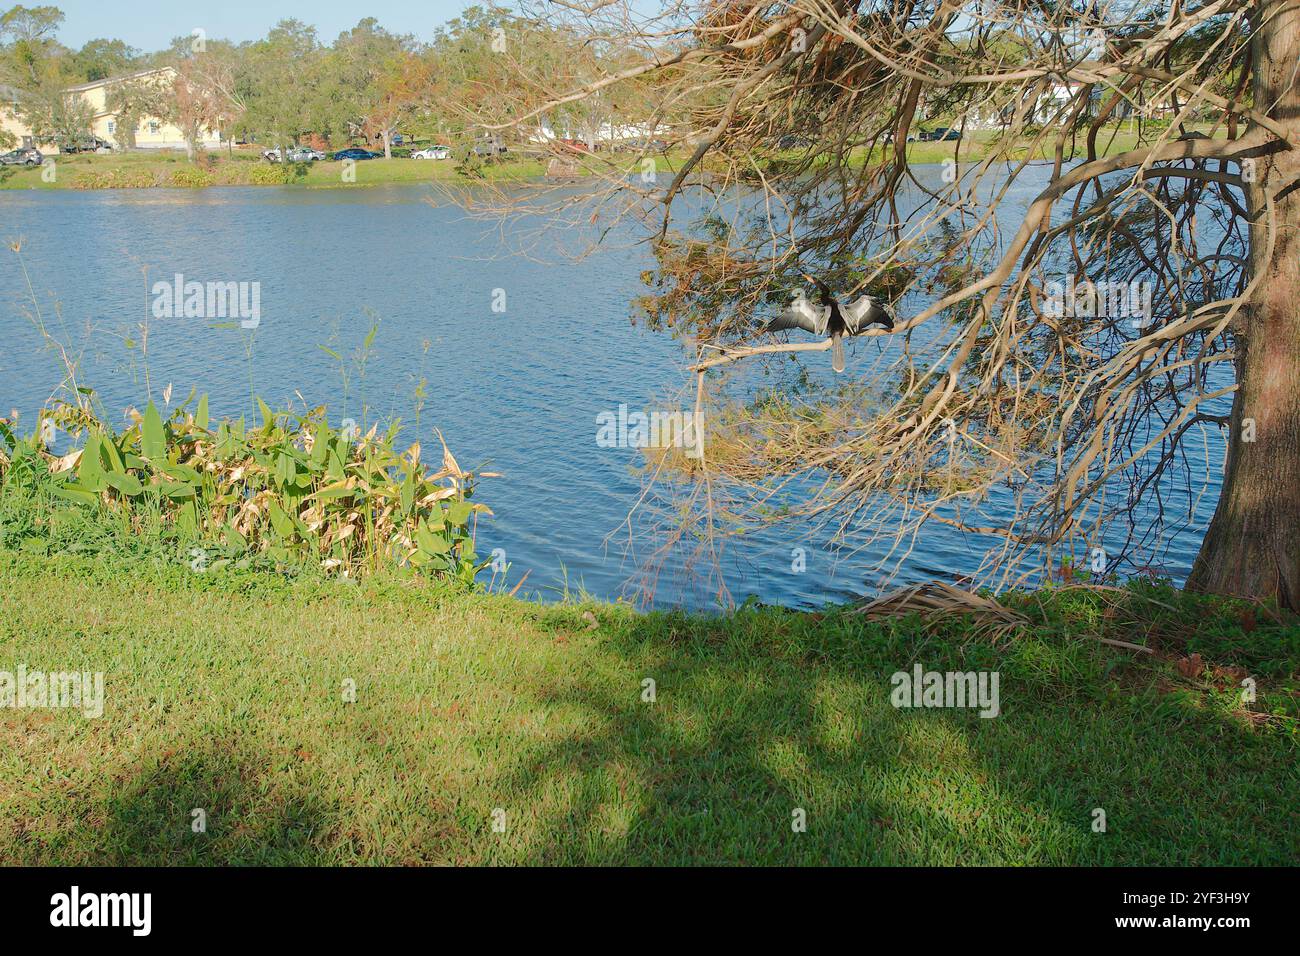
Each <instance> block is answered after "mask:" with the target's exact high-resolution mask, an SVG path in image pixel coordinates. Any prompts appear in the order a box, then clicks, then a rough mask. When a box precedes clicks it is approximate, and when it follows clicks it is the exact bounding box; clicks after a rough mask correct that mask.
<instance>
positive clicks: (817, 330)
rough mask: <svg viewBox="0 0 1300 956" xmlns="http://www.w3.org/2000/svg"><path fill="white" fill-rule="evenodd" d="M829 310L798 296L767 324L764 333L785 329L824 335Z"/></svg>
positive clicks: (829, 313)
mask: <svg viewBox="0 0 1300 956" xmlns="http://www.w3.org/2000/svg"><path fill="white" fill-rule="evenodd" d="M830 315H831V310H830V309H829V308H827V307H826V306H824V305H813V304H812V303H811V302H809V301H808V300H807V299H805V298H804V297H803V296H798V297H796V298H795V299H794V301H793V302H791V303H790V307H789V308H787V309H786V310H785V311H784V312H782V313H781V314H780V315H778V316H777V317H776V318H775V319H773V320H772V321H771V322H769V323H767V328H765V329H764V330H763V331H765V332H781V331H783V330H785V329H803V330H804V331H805V332H811V333H812V334H813V335H825V334H826V322H827V320H828V319H829V318H830Z"/></svg>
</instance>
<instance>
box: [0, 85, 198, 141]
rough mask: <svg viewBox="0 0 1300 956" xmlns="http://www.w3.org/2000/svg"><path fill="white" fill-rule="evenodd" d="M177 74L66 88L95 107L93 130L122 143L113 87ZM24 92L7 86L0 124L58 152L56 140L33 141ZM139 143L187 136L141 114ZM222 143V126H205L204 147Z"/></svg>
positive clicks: (0, 109) (168, 125)
mask: <svg viewBox="0 0 1300 956" xmlns="http://www.w3.org/2000/svg"><path fill="white" fill-rule="evenodd" d="M175 78H176V71H175V70H174V69H172V68H171V67H170V66H165V67H162V68H161V69H157V70H141V71H140V72H138V73H130V74H127V75H126V76H114V77H110V78H109V79H105V80H96V81H95V82H94V83H82V84H81V85H80V86H71V87H68V89H67V90H66V91H65V92H67V93H75V94H76V95H78V96H80V97H82V98H83V99H84V100H86V102H88V103H89V104H90V106H91V109H93V110H94V114H95V119H94V122H93V123H92V126H91V129H90V130H88V131H87V132H90V133H93V134H94V135H95V136H97V137H98V138H99V139H102V140H104V141H105V142H107V143H112V144H113V145H114V146H118V147H121V146H122V145H123V144H124V143H123V137H122V136H121V130H119V129H118V117H117V114H116V113H115V112H113V111H112V110H110V109H109V107H108V98H109V92H110V91H111V90H112V88H113V87H114V86H116V85H117V84H120V83H129V82H146V83H157V84H159V85H161V84H164V83H165V84H171V83H172V82H173V81H174V80H175ZM21 96H22V93H21V92H18V91H13V90H9V89H7V88H6V89H5V91H4V102H3V103H0V127H2V128H3V129H4V130H6V131H7V132H9V133H12V134H13V135H14V137H15V138H16V139H17V140H18V144H19V145H20V146H36V147H39V148H40V150H41V151H42V152H46V153H57V152H58V150H57V149H56V148H55V146H54V144H53V143H37V142H34V141H33V137H32V131H31V129H30V128H29V127H28V126H27V125H26V124H25V123H23V121H22V119H21V118H20V117H19V115H18V112H17V107H18V99H19V98H20V97H21ZM135 145H136V148H137V149H184V148H185V136H184V135H183V134H182V133H181V131H180V128H179V127H177V126H174V125H173V124H171V123H167V122H164V121H163V120H161V119H159V118H158V117H154V116H146V117H143V118H141V120H140V122H139V125H138V126H137V127H136V131H135ZM221 145H222V140H221V131H220V130H204V133H203V140H202V146H203V147H205V148H209V149H211V148H216V147H219V146H221Z"/></svg>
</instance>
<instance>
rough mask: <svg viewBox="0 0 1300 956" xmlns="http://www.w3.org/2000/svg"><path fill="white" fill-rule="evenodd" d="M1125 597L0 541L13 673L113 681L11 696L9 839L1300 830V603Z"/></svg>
mask: <svg viewBox="0 0 1300 956" xmlns="http://www.w3.org/2000/svg"><path fill="white" fill-rule="evenodd" d="M12 545H13V542H11V546H12ZM1128 598H1129V599H1130V604H1131V613H1130V612H1129V611H1128V610H1122V611H1121V612H1120V613H1119V616H1118V617H1115V615H1114V614H1113V613H1112V614H1106V613H1104V611H1103V608H1102V606H1101V605H1100V604H1098V603H1097V601H1096V600H1095V595H1092V594H1090V593H1084V592H1070V591H1060V592H1054V593H1045V594H1040V595H1038V596H1036V597H1034V598H1033V599H1029V598H1026V599H1024V600H1023V601H1021V602H1020V603H1021V606H1022V609H1023V610H1025V612H1026V613H1029V614H1030V615H1031V616H1032V617H1033V618H1034V620H1035V621H1036V626H1035V628H1034V629H1033V631H1032V632H1030V633H1025V634H1022V635H1021V636H1019V637H1017V638H1014V639H1013V640H1012V641H1011V642H1010V644H1009V646H1008V647H1006V648H1004V649H997V648H995V647H993V646H991V645H990V644H989V643H988V642H986V641H984V640H982V639H980V638H977V637H973V636H972V635H971V634H969V633H967V632H966V631H964V630H963V629H962V628H960V627H956V626H953V627H949V628H947V629H946V630H943V631H941V632H940V633H938V634H937V635H926V634H924V633H923V631H922V629H921V628H920V627H919V626H918V624H917V622H916V621H915V620H909V621H903V622H899V623H897V624H892V623H891V624H884V625H881V624H875V625H872V624H865V623H864V622H863V620H862V618H861V617H858V616H855V615H849V614H846V613H844V612H842V611H836V610H830V611H828V612H827V613H825V614H822V615H810V614H802V613H795V612H791V611H784V610H780V609H771V608H751V609H742V610H740V611H738V612H737V613H735V614H734V615H731V616H725V617H705V616H689V615H685V614H649V615H647V614H640V613H636V612H634V611H632V610H630V609H628V608H626V607H618V606H609V605H595V604H586V605H579V604H564V605H558V606H554V605H553V606H544V605H541V604H537V603H530V602H525V601H522V600H517V599H512V598H509V597H505V596H497V595H488V594H473V595H470V594H464V593H455V592H452V591H449V590H446V589H443V588H440V587H437V586H433V585H423V586H417V585H413V584H410V583H407V584H402V583H398V582H397V581H389V580H387V579H372V580H371V581H369V582H362V583H360V584H348V583H339V582H329V581H324V580H297V581H290V580H287V579H285V578H283V577H280V576H276V575H274V574H270V573H267V572H237V571H234V570H228V571H223V572H220V573H212V572H209V573H204V574H198V573H194V572H192V571H190V569H189V568H188V567H187V566H186V564H185V563H183V561H181V560H174V561H165V560H161V559H158V558H157V557H156V556H155V557H153V558H147V557H146V558H142V559H138V560H131V559H128V558H124V557H118V558H112V559H106V558H102V557H101V558H94V557H82V556H77V555H75V554H69V553H62V554H55V553H53V551H51V550H50V549H48V548H46V547H44V546H42V545H40V544H38V543H37V544H33V541H32V540H29V541H28V546H23V547H20V548H19V550H17V551H12V550H11V551H0V670H8V671H11V672H12V671H14V670H15V668H16V667H17V665H18V664H19V663H23V664H25V665H26V667H27V668H28V670H29V671H30V670H37V669H40V670H45V671H51V672H52V671H59V670H73V669H76V670H83V669H84V670H90V671H103V672H104V675H105V685H106V695H105V696H106V704H105V710H104V713H103V716H102V717H100V718H98V719H87V718H85V717H83V716H81V715H80V714H79V713H76V712H69V711H64V710H36V709H25V710H18V709H3V710H0V863H5V864H15V863H22V864H72V863H77V864H258V863H260V864H381V863H382V864H408V863H459V864H486V863H531V864H542V863H547V864H554V863H584V864H586V863H591V864H595V863H609V864H705V863H718V864H725V863H748V864H777V865H783V864H816V863H828V864H1029V865H1037V864H1066V865H1072V864H1080V865H1094V864H1239V865H1254V864H1287V863H1290V864H1294V863H1296V862H1297V861H1300V771H1298V770H1297V759H1296V758H1297V752H1296V751H1297V748H1296V741H1297V735H1296V730H1295V727H1296V722H1295V720H1294V717H1285V716H1274V717H1266V716H1263V715H1264V714H1267V712H1268V711H1270V710H1272V711H1275V712H1277V713H1283V712H1289V713H1291V714H1294V713H1295V707H1294V704H1295V661H1296V655H1297V648H1298V647H1300V630H1298V629H1297V628H1296V627H1294V626H1292V627H1290V628H1285V627H1277V626H1272V625H1268V626H1260V627H1253V626H1244V627H1243V626H1238V624H1237V623H1235V622H1236V621H1237V618H1235V617H1234V616H1233V615H1234V614H1236V613H1237V612H1236V611H1233V610H1230V609H1229V610H1223V609H1221V608H1219V606H1218V605H1215V604H1212V603H1211V602H1205V601H1199V602H1198V601H1196V600H1194V599H1191V598H1186V599H1184V598H1182V597H1181V596H1179V595H1177V593H1176V592H1173V591H1171V590H1169V589H1163V590H1159V591H1151V592H1144V591H1140V590H1132V591H1130V592H1129V593H1128ZM1171 602H1174V603H1171ZM1164 605H1169V608H1170V609H1169V610H1165V609H1164ZM584 611H590V612H592V613H593V614H594V616H595V621H596V624H595V626H594V627H592V626H591V625H590V623H589V622H588V620H587V619H585V618H584ZM1252 623H1253V619H1252ZM1103 631H1104V632H1105V633H1109V634H1110V635H1111V636H1121V635H1123V636H1124V637H1126V638H1127V639H1128V640H1130V641H1135V642H1138V643H1144V644H1149V645H1151V646H1155V647H1160V648H1162V649H1163V650H1162V655H1163V656H1164V657H1166V658H1167V660H1165V661H1157V662H1156V663H1154V664H1153V663H1150V662H1149V661H1148V660H1146V659H1144V658H1143V655H1138V654H1135V653H1133V652H1129V651H1125V650H1123V649H1118V648H1115V647H1111V646H1107V645H1104V644H1101V643H1099V642H1098V641H1097V640H1096V639H1095V635H1096V634H1099V633H1102V632H1103ZM1192 651H1198V652H1200V653H1202V654H1203V655H1204V657H1205V662H1206V663H1207V664H1211V663H1213V664H1229V663H1236V664H1240V665H1242V666H1244V667H1246V668H1248V669H1249V670H1250V671H1251V673H1252V674H1257V675H1258V676H1259V686H1260V693H1261V696H1260V700H1259V702H1258V703H1256V704H1255V705H1253V706H1252V707H1251V708H1250V709H1251V710H1252V711H1255V712H1256V713H1255V714H1254V716H1252V715H1251V714H1248V713H1246V711H1245V710H1244V709H1243V707H1242V705H1241V704H1240V702H1239V692H1238V690H1237V688H1236V687H1235V684H1234V682H1233V679H1228V680H1226V681H1216V679H1214V678H1213V677H1212V676H1210V675H1209V674H1208V672H1207V674H1204V675H1196V676H1192V677H1184V676H1181V675H1180V674H1179V672H1178V669H1177V668H1176V667H1175V666H1174V663H1173V662H1174V660H1175V659H1176V658H1177V657H1178V656H1179V655H1181V654H1184V653H1191V652H1192ZM913 662H920V663H921V664H922V665H923V666H924V668H925V669H927V670H948V669H956V670H979V669H995V670H997V671H998V672H999V673H1000V675H1001V683H1000V703H1001V711H1002V713H1001V716H999V717H997V718H995V719H982V718H980V717H978V716H977V715H976V714H975V713H974V712H973V711H958V710H951V709H949V710H937V709H936V710H909V709H895V708H894V707H893V706H891V704H890V699H889V698H890V680H889V677H890V675H891V674H892V673H893V672H895V671H898V670H907V669H909V668H910V666H911V664H912V663H913ZM647 678H650V679H653V680H654V681H655V684H656V699H655V701H654V702H653V703H648V702H645V701H644V700H643V699H642V698H643V689H642V687H643V684H642V682H643V680H645V679H647ZM349 680H351V681H355V687H356V699H355V702H354V703H349V702H347V701H345V700H344V682H345V681H349ZM196 808H201V809H203V810H204V811H205V812H206V815H207V831H206V832H205V833H195V832H193V831H192V827H191V820H192V811H193V810H194V809H196ZM1095 808H1101V809H1103V810H1104V811H1105V814H1106V821H1107V830H1106V832H1105V833H1096V832H1093V830H1092V822H1093V811H1094V809H1095ZM498 809H500V810H502V811H504V816H503V817H500V816H498V819H503V821H504V825H505V826H504V832H496V831H494V828H493V822H494V811H496V810H498ZM796 809H802V810H804V811H805V812H806V819H807V830H806V832H794V830H793V828H792V819H793V817H792V814H793V813H794V812H795V811H796Z"/></svg>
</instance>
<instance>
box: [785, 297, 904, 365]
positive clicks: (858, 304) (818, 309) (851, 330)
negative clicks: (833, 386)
mask: <svg viewBox="0 0 1300 956" xmlns="http://www.w3.org/2000/svg"><path fill="white" fill-rule="evenodd" d="M803 277H804V278H805V279H807V280H808V281H809V282H811V283H812V284H813V285H815V286H817V291H818V304H816V305H814V304H813V303H811V302H809V301H808V300H807V299H806V298H805V297H804V295H803V291H802V290H800V292H799V295H798V296H797V297H796V298H795V300H794V301H793V302H791V303H790V307H789V308H788V309H786V310H785V311H784V312H782V313H781V314H780V315H778V316H777V317H776V318H775V319H773V320H772V321H771V322H769V323H768V324H767V328H766V329H764V331H765V332H780V331H783V330H784V329H803V330H804V331H805V332H811V333H812V334H813V335H829V336H830V338H831V368H833V369H834V370H835V371H837V372H843V371H844V336H846V335H859V334H861V333H862V332H865V331H866V330H867V329H868V328H870V327H871V326H873V325H880V326H883V327H884V328H886V329H888V330H890V331H892V330H893V328H894V319H895V318H896V316H895V314H894V309H893V307H892V306H890V305H889V303H887V302H882V301H880V300H879V299H877V298H876V297H875V296H872V295H862V296H859V297H858V298H856V299H854V300H853V301H852V302H850V303H848V304H847V305H844V306H841V305H840V304H839V301H838V300H837V299H836V298H835V296H834V295H833V294H832V293H831V290H830V288H829V287H828V286H827V285H826V283H825V282H822V281H821V280H820V279H817V278H814V277H813V276H810V275H808V274H807V273H803Z"/></svg>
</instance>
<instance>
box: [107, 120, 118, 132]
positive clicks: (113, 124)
mask: <svg viewBox="0 0 1300 956" xmlns="http://www.w3.org/2000/svg"><path fill="white" fill-rule="evenodd" d="M116 132H117V121H116V120H109V121H108V135H109V136H112V135H113V134H114V133H116Z"/></svg>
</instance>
